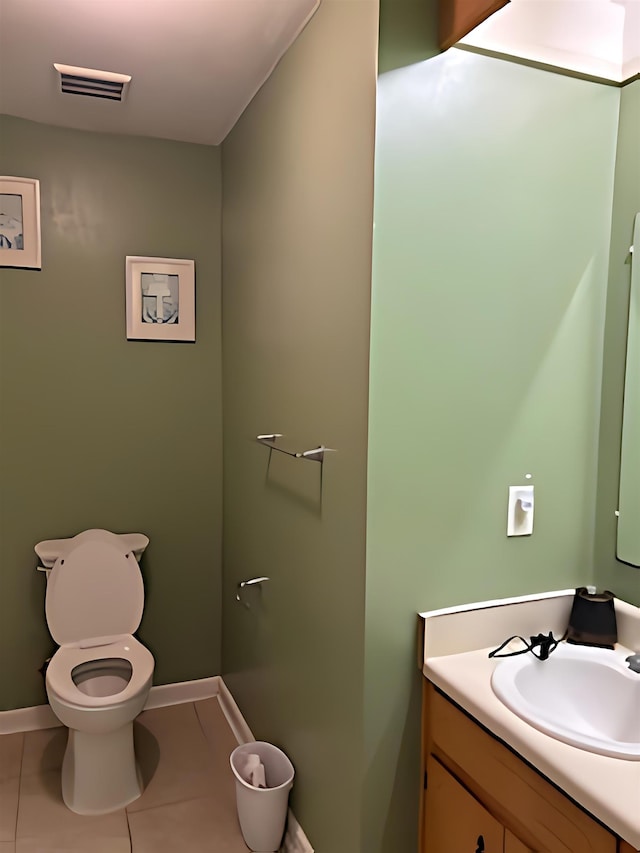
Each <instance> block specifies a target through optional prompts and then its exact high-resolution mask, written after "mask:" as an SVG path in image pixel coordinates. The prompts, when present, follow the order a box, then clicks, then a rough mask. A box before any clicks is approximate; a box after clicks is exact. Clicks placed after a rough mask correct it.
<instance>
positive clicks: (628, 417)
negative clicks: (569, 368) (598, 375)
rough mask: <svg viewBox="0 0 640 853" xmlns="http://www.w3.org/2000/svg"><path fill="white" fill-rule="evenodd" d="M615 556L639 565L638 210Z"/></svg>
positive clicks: (639, 365) (639, 254) (639, 381)
mask: <svg viewBox="0 0 640 853" xmlns="http://www.w3.org/2000/svg"><path fill="white" fill-rule="evenodd" d="M618 513H619V517H618V541H617V557H618V559H619V560H622V561H623V562H625V563H629V564H630V565H632V566H638V567H640V523H639V522H640V213H637V214H636V217H635V222H634V228H633V247H632V253H631V289H630V295H629V328H628V332H627V367H626V372H625V379H624V408H623V415H622V449H621V453H620V495H619V499H618Z"/></svg>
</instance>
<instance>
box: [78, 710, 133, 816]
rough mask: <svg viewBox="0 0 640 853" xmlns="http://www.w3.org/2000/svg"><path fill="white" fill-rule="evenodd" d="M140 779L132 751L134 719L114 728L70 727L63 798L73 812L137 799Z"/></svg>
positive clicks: (88, 811) (99, 810)
mask: <svg viewBox="0 0 640 853" xmlns="http://www.w3.org/2000/svg"><path fill="white" fill-rule="evenodd" d="M141 794H142V782H141V779H140V774H139V771H138V767H137V765H136V759H135V754H134V751H133V721H132V722H130V723H126V724H125V725H124V726H121V727H120V728H119V729H116V730H115V731H113V732H102V733H100V734H91V733H89V732H80V731H77V730H75V729H69V739H68V741H67V749H66V751H65V754H64V760H63V762H62V799H63V800H64V802H65V805H66V806H67V808H69V809H71V811H72V812H75V813H76V814H82V815H97V814H105V813H108V812H113V811H117V810H118V809H121V808H123V807H124V806H126V805H128V804H129V803H132V802H133V801H134V800H137V799H138V797H139V796H140V795H141Z"/></svg>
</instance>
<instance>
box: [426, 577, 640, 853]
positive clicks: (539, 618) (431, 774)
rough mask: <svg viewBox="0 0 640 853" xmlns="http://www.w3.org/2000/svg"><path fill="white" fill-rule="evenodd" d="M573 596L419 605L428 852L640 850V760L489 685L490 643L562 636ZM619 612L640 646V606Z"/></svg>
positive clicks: (622, 630)
mask: <svg viewBox="0 0 640 853" xmlns="http://www.w3.org/2000/svg"><path fill="white" fill-rule="evenodd" d="M572 595H573V591H571V590H570V591H565V592H561V593H552V594H549V595H546V596H543V597H539V598H538V597H525V598H521V599H512V600H509V601H502V602H486V603H482V604H478V605H472V606H471V607H470V608H452V609H450V610H445V611H434V612H432V613H426V614H421V616H422V621H421V627H422V629H423V633H422V636H421V639H422V642H421V643H420V649H421V651H420V662H421V668H422V671H423V674H424V676H425V678H424V681H423V715H422V756H421V760H422V771H423V773H422V778H423V785H424V790H423V792H422V800H421V816H420V839H421V841H420V850H421V853H451V851H454V850H455V851H456V853H467V851H468V853H534V851H535V853H568V851H571V853H636V851H638V850H640V760H625V759H620V758H614V757H610V756H607V755H602V754H596V753H594V752H589V751H586V750H584V749H581V748H578V747H576V746H572V745H569V744H568V743H565V742H562V741H560V740H557V739H556V738H554V737H551V736H550V735H549V734H545V733H543V732H542V731H539V730H538V729H537V728H534V727H533V726H531V725H530V724H528V723H527V722H525V721H524V720H523V719H520V717H518V716H516V714H514V713H513V712H512V711H510V710H509V709H508V708H507V707H506V706H505V705H504V704H502V702H500V700H499V699H498V698H497V696H496V695H495V694H494V693H493V690H492V688H491V675H492V672H493V669H494V667H495V666H496V661H495V660H492V659H489V657H488V651H489V650H490V649H492V648H495V647H496V646H497V645H499V644H500V643H501V642H502V640H504V639H505V638H506V637H508V636H510V635H512V634H520V635H522V636H525V637H526V636H529V635H535V634H537V633H540V632H544V633H546V632H548V631H553V633H554V635H555V636H556V637H558V636H561V635H562V633H563V630H564V627H566V624H567V618H568V615H569V611H570V607H571V601H572ZM616 612H617V616H618V633H619V640H620V641H621V642H622V645H624V646H628V647H631V646H634V645H635V646H636V648H637V647H640V646H639V645H638V643H639V641H640V611H638V608H635V607H631V606H630V605H626V604H624V603H623V602H616ZM639 677H640V676H639ZM638 710H639V712H640V708H639V709H638Z"/></svg>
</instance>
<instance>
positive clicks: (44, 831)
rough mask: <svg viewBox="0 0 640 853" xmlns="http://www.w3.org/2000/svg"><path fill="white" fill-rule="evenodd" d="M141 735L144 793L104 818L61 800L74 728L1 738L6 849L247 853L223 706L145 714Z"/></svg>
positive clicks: (5, 852) (2, 847) (1, 836)
mask: <svg viewBox="0 0 640 853" xmlns="http://www.w3.org/2000/svg"><path fill="white" fill-rule="evenodd" d="M134 732H135V742H136V753H137V755H138V759H139V762H140V767H141V770H142V775H143V778H144V783H145V790H144V793H143V794H142V796H141V797H140V798H139V799H137V800H136V801H135V802H133V803H131V805H130V806H128V807H127V808H126V809H121V810H120V811H118V812H114V813H112V814H108V815H99V816H97V817H83V816H80V815H76V814H74V813H73V812H71V811H69V809H67V807H66V806H65V805H64V803H63V802H62V796H61V793H60V767H61V764H62V756H63V754H64V748H65V744H66V734H67V730H66V729H64V728H57V729H45V730H42V731H36V732H25V733H24V734H22V733H20V734H12V735H2V736H0V853H247V847H246V845H245V843H244V841H243V839H242V835H241V833H240V827H239V826H238V819H237V815H236V805H235V784H234V780H233V775H232V773H231V768H230V767H229V754H230V753H231V751H232V750H233V749H234V748H235V747H236V746H237V741H236V739H235V738H234V736H233V733H232V732H231V730H230V728H229V726H228V724H227V721H226V719H225V717H224V715H223V713H222V711H221V709H220V705H219V704H218V700H217V699H216V698H212V699H204V700H201V701H199V702H191V703H185V704H183V705H172V706H170V707H168V708H157V709H155V710H152V711H144V712H143V713H142V714H141V715H140V716H139V717H138V719H137V721H136V723H135V724H134Z"/></svg>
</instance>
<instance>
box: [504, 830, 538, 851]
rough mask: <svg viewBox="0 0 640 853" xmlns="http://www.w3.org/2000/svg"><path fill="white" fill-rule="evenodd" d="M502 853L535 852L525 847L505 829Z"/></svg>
mask: <svg viewBox="0 0 640 853" xmlns="http://www.w3.org/2000/svg"><path fill="white" fill-rule="evenodd" d="M504 853H535V850H532V849H531V847H527V845H526V844H523V843H522V841H520V839H519V838H516V837H515V835H514V834H513V833H512V832H509V830H508V829H506V830H505V833H504Z"/></svg>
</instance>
